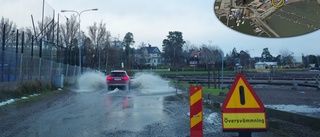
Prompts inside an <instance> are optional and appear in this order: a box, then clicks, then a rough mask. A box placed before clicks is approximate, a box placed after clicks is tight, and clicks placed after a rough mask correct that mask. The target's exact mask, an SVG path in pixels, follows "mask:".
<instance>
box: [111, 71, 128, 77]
mask: <svg viewBox="0 0 320 137" xmlns="http://www.w3.org/2000/svg"><path fill="white" fill-rule="evenodd" d="M110 76H113V77H123V76H126V73H125V72H111V73H110Z"/></svg>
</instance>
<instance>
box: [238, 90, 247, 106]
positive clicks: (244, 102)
mask: <svg viewBox="0 0 320 137" xmlns="http://www.w3.org/2000/svg"><path fill="white" fill-rule="evenodd" d="M239 92H240V103H241V105H244V104H246V100H245V98H244V88H243V86H240V87H239Z"/></svg>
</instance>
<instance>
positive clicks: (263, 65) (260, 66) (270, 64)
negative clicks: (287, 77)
mask: <svg viewBox="0 0 320 137" xmlns="http://www.w3.org/2000/svg"><path fill="white" fill-rule="evenodd" d="M254 66H255V68H256V69H268V68H277V67H278V65H277V62H260V61H259V62H257V63H255V64H254Z"/></svg>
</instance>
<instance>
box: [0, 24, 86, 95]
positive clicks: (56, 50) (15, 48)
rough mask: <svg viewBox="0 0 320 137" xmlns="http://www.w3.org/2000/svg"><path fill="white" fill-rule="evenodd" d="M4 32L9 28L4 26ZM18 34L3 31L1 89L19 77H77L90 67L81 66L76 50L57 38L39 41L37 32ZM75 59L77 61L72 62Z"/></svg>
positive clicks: (34, 78) (0, 42)
mask: <svg viewBox="0 0 320 137" xmlns="http://www.w3.org/2000/svg"><path fill="white" fill-rule="evenodd" d="M2 32H5V29H3V31H2ZM15 32H16V35H9V34H6V33H0V39H1V40H0V47H1V50H0V83H1V84H0V89H2V87H1V85H4V84H5V83H10V82H17V81H22V82H23V81H31V80H36V79H37V80H41V81H45V80H51V81H52V80H54V79H55V77H56V76H61V75H63V76H64V77H65V78H74V77H76V76H78V75H79V74H81V73H80V71H81V72H85V71H90V70H91V69H89V68H81V69H80V68H79V66H78V64H75V63H74V62H77V59H78V58H79V57H78V55H77V54H76V53H74V54H70V53H71V52H70V50H69V51H68V49H67V48H64V47H63V46H59V45H57V44H55V43H53V42H48V41H44V40H41V39H40V41H39V40H38V41H36V40H35V39H34V38H33V36H25V35H24V32H20V33H19V31H18V30H17V31H15ZM70 60H73V61H72V62H73V64H75V65H69V64H67V63H70V62H71V61H70Z"/></svg>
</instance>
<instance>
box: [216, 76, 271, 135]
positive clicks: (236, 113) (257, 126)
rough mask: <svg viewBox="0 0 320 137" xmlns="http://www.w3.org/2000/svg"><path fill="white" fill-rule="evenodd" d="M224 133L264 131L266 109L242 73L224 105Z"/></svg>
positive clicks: (236, 79)
mask: <svg viewBox="0 0 320 137" xmlns="http://www.w3.org/2000/svg"><path fill="white" fill-rule="evenodd" d="M221 109H222V128H223V131H240V130H241V131H256V130H259V131H264V130H266V129H267V124H266V114H265V108H264V106H263V104H262V102H261V100H260V99H259V98H258V96H257V94H256V93H255V92H254V90H253V89H252V87H251V86H250V84H249V82H248V81H247V79H246V78H245V77H244V75H243V74H242V73H239V74H238V75H237V76H236V78H235V80H234V82H233V84H232V87H231V89H230V91H229V93H228V94H227V96H226V99H225V100H224V102H223V104H222V108H221Z"/></svg>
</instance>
